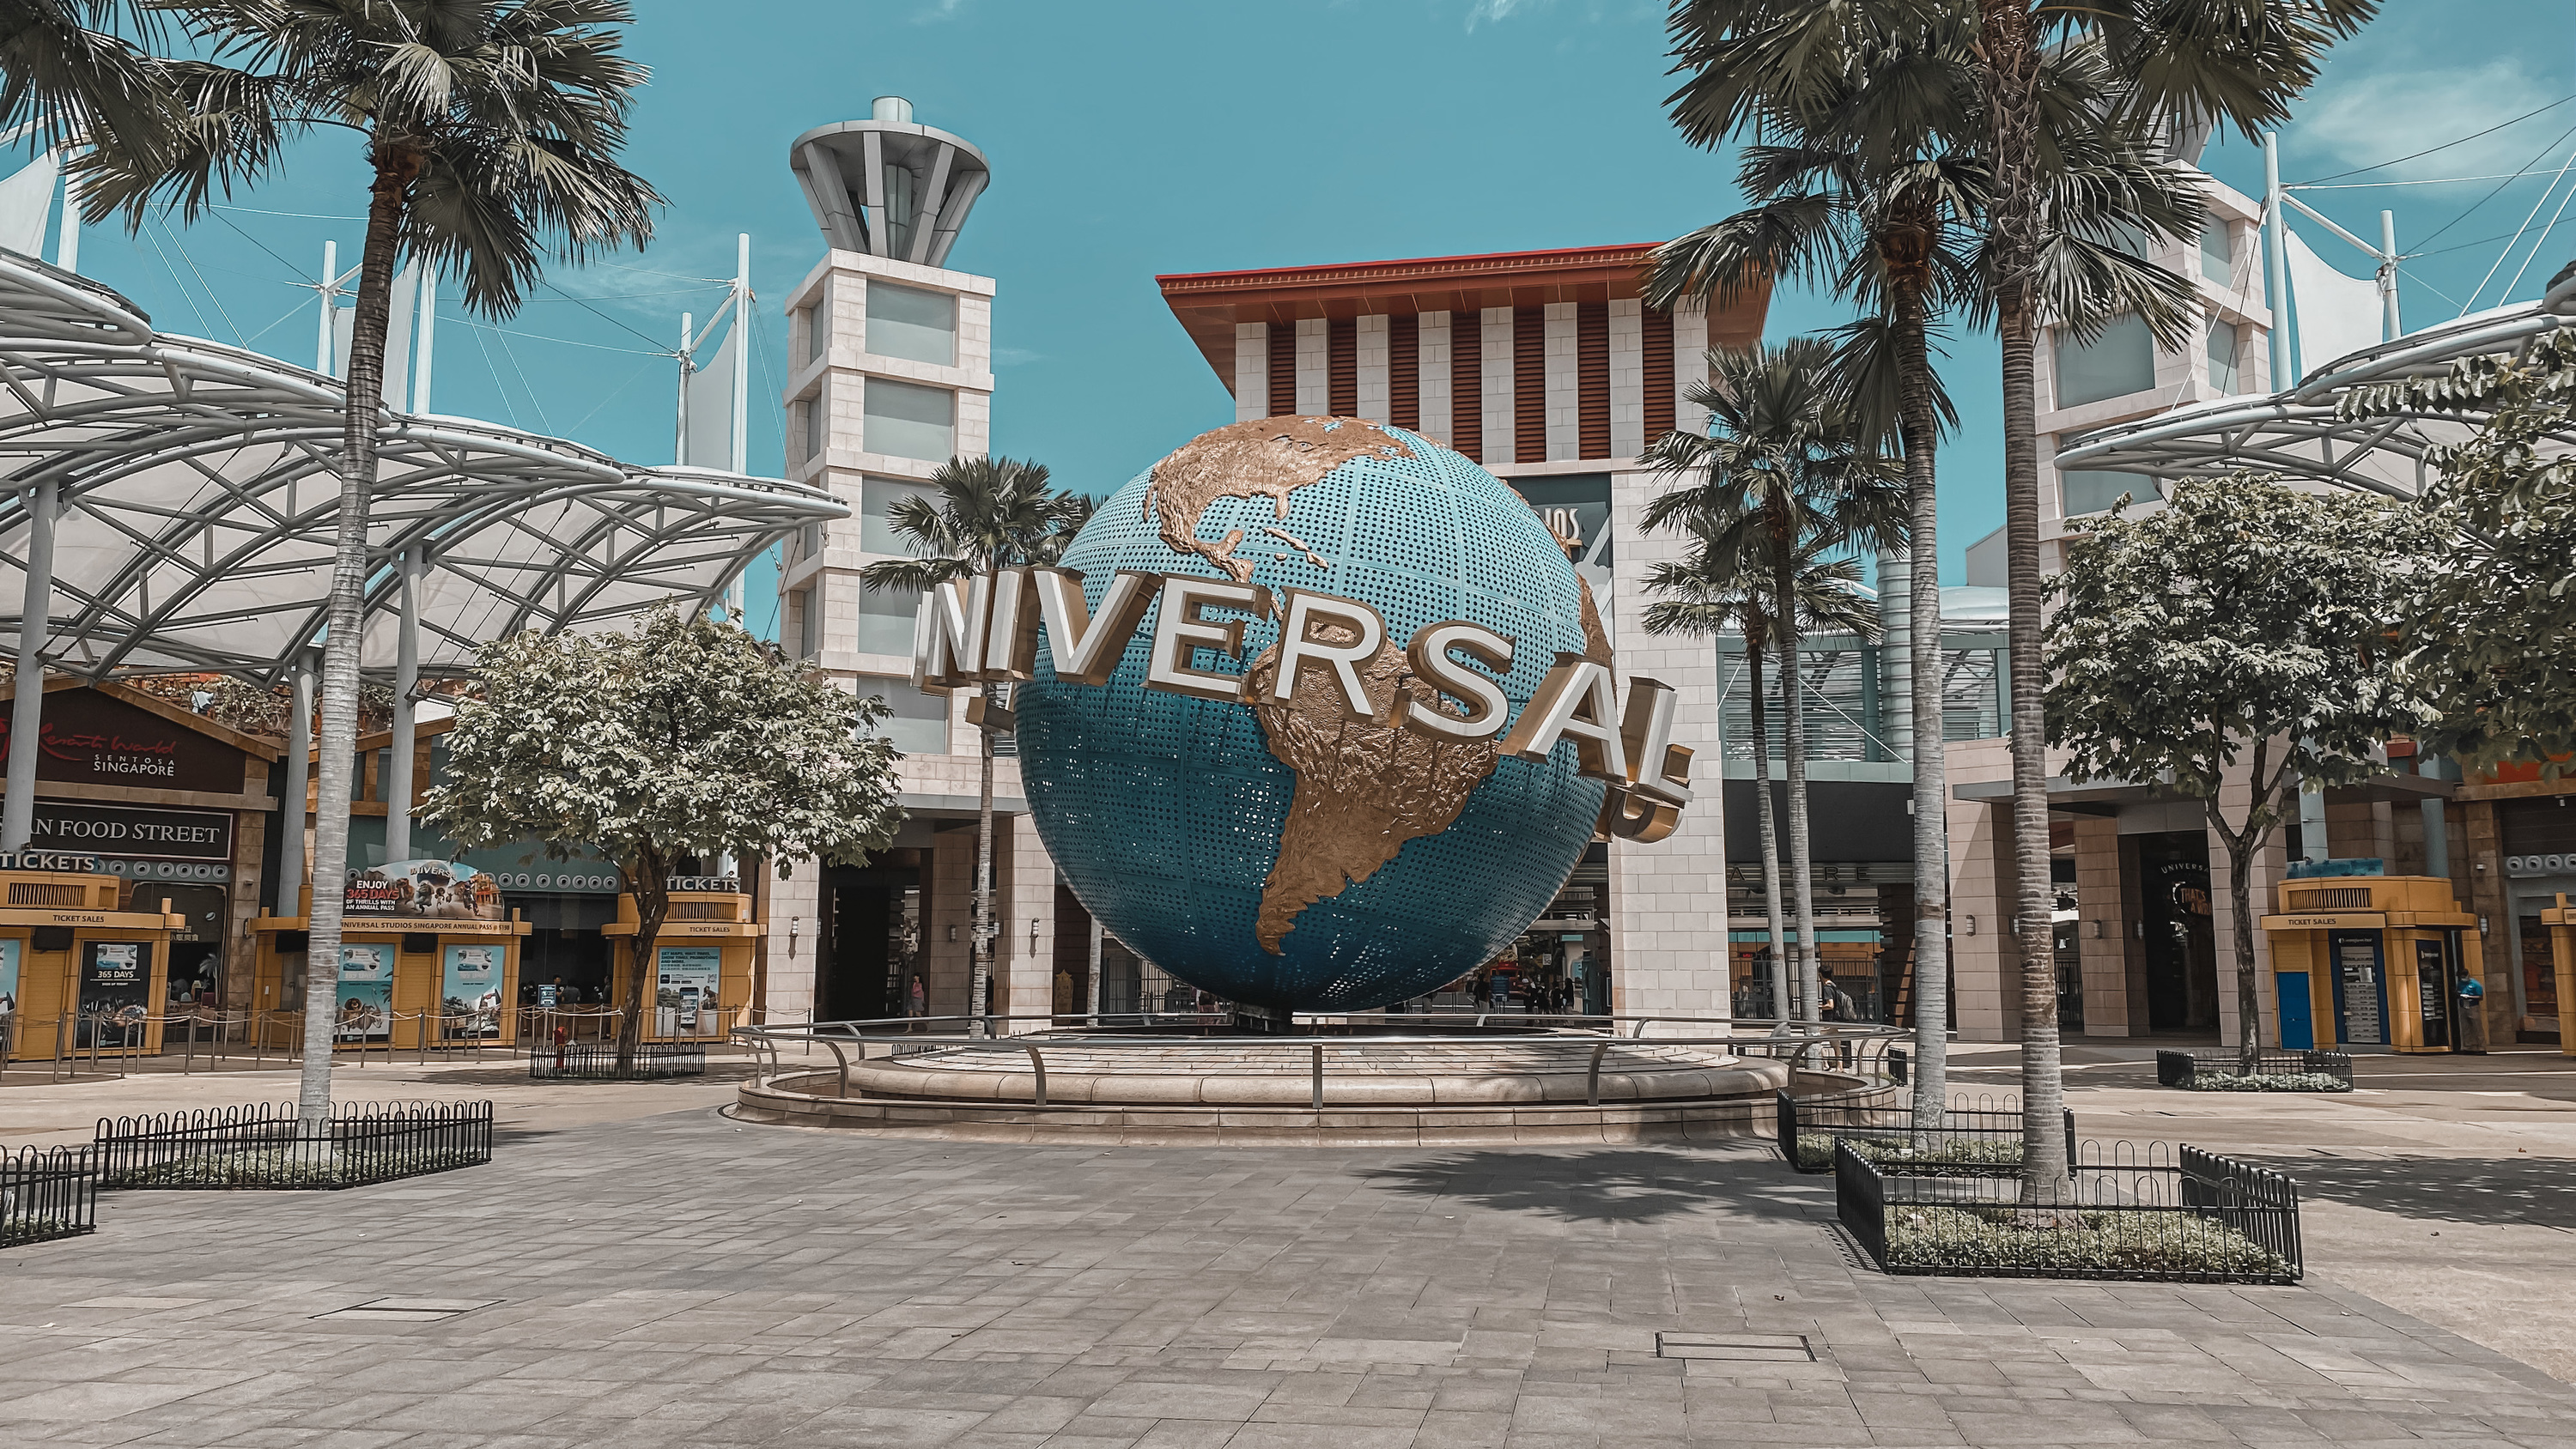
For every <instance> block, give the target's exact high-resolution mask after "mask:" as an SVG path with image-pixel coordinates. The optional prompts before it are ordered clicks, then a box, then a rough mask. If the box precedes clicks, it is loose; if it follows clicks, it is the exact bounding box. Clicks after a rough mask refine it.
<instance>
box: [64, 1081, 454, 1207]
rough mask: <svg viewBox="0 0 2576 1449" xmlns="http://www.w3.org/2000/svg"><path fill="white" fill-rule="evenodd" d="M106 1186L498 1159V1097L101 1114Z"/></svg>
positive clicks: (99, 1143) (330, 1181)
mask: <svg viewBox="0 0 2576 1449" xmlns="http://www.w3.org/2000/svg"><path fill="white" fill-rule="evenodd" d="M93 1147H94V1148H95V1150H96V1152H97V1154H98V1185H99V1186H101V1187H104V1188H201V1189H209V1188H210V1189H223V1188H326V1189H327V1188H343V1187H364V1186H366V1185H367V1184H369V1183H377V1182H392V1181H394V1180H395V1179H397V1178H404V1177H419V1176H421V1175H423V1174H425V1173H432V1172H447V1171H451V1170H453V1169H455V1168H459V1167H473V1166H477V1165H479V1164H482V1163H486V1162H490V1161H491V1160H492V1104H491V1103H489V1102H347V1103H341V1104H338V1105H337V1106H335V1107H334V1108H333V1110H332V1114H331V1119H330V1121H328V1122H326V1123H322V1124H319V1125H318V1126H316V1127H313V1128H310V1129H308V1128H306V1127H305V1126H304V1124H302V1123H301V1122H299V1121H298V1120H297V1119H296V1114H295V1104H294V1103H292V1102H279V1103H269V1102H260V1103H256V1104H254V1105H252V1106H248V1107H219V1108H211V1109H208V1110H204V1111H197V1112H187V1113H170V1114H167V1115H164V1116H158V1117H118V1118H115V1119H113V1120H109V1119H106V1118H101V1119H100V1120H99V1124H98V1135H97V1137H96V1139H95V1140H94V1142H93Z"/></svg>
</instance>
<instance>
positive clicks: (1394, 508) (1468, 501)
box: [1016, 418, 1608, 1011]
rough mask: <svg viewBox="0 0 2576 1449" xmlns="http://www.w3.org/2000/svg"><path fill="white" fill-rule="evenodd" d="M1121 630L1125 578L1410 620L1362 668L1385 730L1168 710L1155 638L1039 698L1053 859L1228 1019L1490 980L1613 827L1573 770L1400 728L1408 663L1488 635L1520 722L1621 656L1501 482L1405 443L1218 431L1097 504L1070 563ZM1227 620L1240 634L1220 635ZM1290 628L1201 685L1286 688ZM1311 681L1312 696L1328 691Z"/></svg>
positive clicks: (1025, 746)
mask: <svg viewBox="0 0 2576 1449" xmlns="http://www.w3.org/2000/svg"><path fill="white" fill-rule="evenodd" d="M1064 565H1065V566H1066V567H1067V568H1070V569H1074V570H1077V571H1079V572H1080V573H1081V574H1082V575H1083V592H1084V595H1085V597H1086V598H1087V600H1088V602H1089V603H1090V605H1091V606H1092V608H1093V609H1094V610H1095V611H1097V609H1098V608H1099V605H1100V602H1101V599H1102V597H1103V595H1104V594H1105V592H1106V591H1107V589H1108V587H1109V584H1110V581H1111V579H1112V578H1113V576H1114V575H1115V574H1116V572H1117V571H1118V570H1120V569H1136V570H1144V571H1149V572H1153V573H1158V574H1165V575H1173V574H1186V575H1197V576H1202V577H1207V578H1213V579H1224V578H1233V579H1235V580H1238V581H1244V582H1251V583H1255V584H1260V585H1263V586H1265V587H1267V588H1268V589H1269V590H1270V592H1271V594H1272V596H1273V597H1274V598H1277V599H1284V598H1285V596H1286V595H1287V593H1288V591H1290V590H1292V589H1304V590H1310V591H1314V592H1320V593H1325V594H1332V595H1337V596H1339V597H1342V598H1348V599H1357V600H1359V601H1361V602H1363V603H1366V604H1368V605H1369V606H1371V607H1372V608H1374V609H1376V610H1377V611H1378V613H1379V614H1380V615H1382V616H1383V617H1384V619H1385V621H1386V635H1387V642H1386V644H1385V646H1384V647H1383V648H1382V649H1381V650H1380V651H1379V652H1378V654H1377V655H1376V656H1375V657H1374V658H1373V659H1371V660H1369V661H1367V662H1366V663H1365V664H1364V665H1363V667H1362V669H1361V677H1362V681H1363V683H1364V685H1365V687H1366V688H1367V689H1368V690H1369V691H1370V694H1371V698H1372V702H1373V704H1375V705H1377V706H1379V707H1380V708H1379V709H1378V711H1377V718H1376V719H1373V720H1365V721H1349V720H1346V719H1344V718H1343V717H1342V716H1341V715H1340V714H1339V713H1338V712H1337V711H1334V710H1332V709H1331V708H1330V707H1329V696H1328V693H1327V691H1325V690H1322V689H1310V688H1308V687H1307V686H1306V684H1302V683H1301V684H1300V685H1299V687H1298V689H1297V690H1296V691H1295V692H1294V699H1293V702H1292V703H1290V704H1286V705H1270V704H1255V703H1246V702H1243V701H1240V700H1229V701H1222V702H1220V701H1215V700H1206V699H1196V698H1190V697H1186V696H1182V695H1177V694H1172V693H1167V692H1164V691H1161V690H1150V689H1147V688H1145V687H1144V680H1145V673H1146V668H1147V662H1148V655H1149V652H1150V642H1151V637H1152V633H1153V629H1154V625H1155V622H1156V620H1155V615H1154V613H1153V612H1151V611H1149V612H1148V613H1147V615H1146V617H1145V622H1144V626H1143V627H1142V628H1140V629H1138V631H1137V633H1136V636H1135V637H1134V638H1133V639H1131V640H1130V641H1129V642H1128V645H1127V649H1126V652H1125V654H1124V656H1123V657H1122V658H1121V659H1120V661H1119V664H1118V667H1117V670H1116V673H1115V674H1114V675H1113V676H1112V677H1111V678H1110V680H1109V681H1108V682H1107V683H1106V684H1102V685H1088V684H1083V683H1079V682H1074V681H1069V680H1061V679H1058V678H1057V677H1056V675H1055V673H1054V668H1053V661H1052V655H1051V650H1052V647H1053V641H1052V640H1050V641H1049V647H1048V648H1042V649H1041V650H1040V651H1039V654H1038V662H1037V673H1036V677H1035V679H1034V680H1032V681H1031V682H1030V683H1028V684H1025V685H1023V686H1021V688H1020V689H1019V691H1018V695H1017V701H1016V713H1017V714H1018V717H1019V745H1020V755H1019V758H1020V770H1021V777H1022V780H1023V783H1024V786H1025V788H1026V791H1027V795H1028V800H1029V809H1030V813H1031V815H1032V816H1033V817H1034V819H1035V821H1036V823H1037V829H1038V834H1039V836H1040V837H1041V838H1042V839H1043V840H1044V841H1045V842H1046V846H1047V850H1048V852H1049V853H1050V854H1051V855H1052V856H1053V857H1054V858H1055V861H1056V864H1057V866H1058V868H1059V869H1061V870H1062V871H1063V872H1064V875H1065V878H1066V880H1067V881H1068V882H1069V883H1070V884H1071V886H1072V888H1073V891H1074V893H1075V895H1076V896H1078V897H1079V898H1080V899H1081V900H1082V902H1083V904H1084V906H1085V907H1086V908H1088V909H1089V910H1090V911H1091V912H1092V913H1093V914H1094V915H1095V916H1097V917H1098V918H1099V919H1100V921H1101V923H1102V925H1103V926H1104V927H1106V929H1107V930H1108V931H1109V932H1110V934H1112V935H1114V936H1115V937H1117V939H1118V940H1119V941H1121V942H1123V943H1125V944H1126V945H1127V947H1128V948H1129V949H1131V950H1133V951H1135V952H1136V953H1137V954H1138V955H1140V956H1142V957H1144V958H1145V959H1147V960H1150V961H1152V962H1153V963H1154V964H1156V965H1157V966H1160V967H1161V968H1162V969H1164V970H1165V971H1167V972H1169V973H1171V974H1172V975H1173V976H1175V977H1177V978H1179V979H1180V980H1182V981H1185V982H1188V983H1190V984H1192V985H1194V986H1198V987H1201V988H1204V989H1206V990H1208V991H1211V992H1214V993H1215V994H1216V995H1218V996H1220V997H1222V998H1225V999H1227V1000H1231V1001H1238V1002H1245V1003H1251V1004H1257V1005H1262V1006H1267V1007H1271V1008H1274V1009H1289V1010H1305V1011H1332V1010H1347V1011H1361V1010H1368V1009H1371V1008H1374V1007H1379V1006H1384V1005H1387V1004H1390V1003H1393V1002H1397V1001H1402V1000H1405V999H1407V998H1410V997H1414V996H1418V995H1421V994H1423V993H1424V992H1427V991H1430V990H1433V989H1435V988H1437V987H1439V986H1441V985H1443V984H1445V983H1447V982H1449V981H1452V980H1455V979H1457V978H1458V977H1459V976H1461V975H1463V974H1465V973H1467V972H1469V971H1472V970H1474V969H1475V968H1476V967H1478V966H1480V965H1482V964H1484V963H1485V962H1487V961H1489V960H1492V959H1493V958H1494V957H1495V956H1496V955H1497V954H1498V953H1499V952H1500V951H1501V950H1502V949H1503V948H1504V947H1505V946H1506V945H1508V944H1509V943H1510V942H1511V940H1512V939H1513V938H1514V937H1515V936H1517V935H1519V934H1520V933H1521V932H1522V931H1523V930H1525V929H1526V928H1527V927H1528V925H1529V923H1530V922H1531V921H1532V920H1534V919H1535V918H1536V917H1537V915H1538V913H1539V912H1540V911H1541V910H1542V909H1544V908H1545V907H1546V906H1547V904H1548V902H1549V901H1550V900H1551V899H1553V898H1554V896H1555V895H1556V892H1557V891H1558V889H1559V888H1560V887H1561V886H1562V885H1563V884H1564V882H1565V880H1566V877H1567V876H1568V875H1569V874H1571V873H1572V871H1573V869H1574V866H1575V864H1576V862H1577V861H1578V860H1579V859H1580V858H1581V856H1582V854H1583V850H1584V847H1585V845H1586V844H1588V843H1589V842H1590V840H1591V838H1592V833H1593V828H1594V823H1595V821H1596V819H1597V817H1598V815H1599V812H1600V809H1601V802H1602V786H1601V784H1600V783H1599V782H1598V781H1594V780H1586V779H1582V778H1580V777H1579V776H1577V775H1576V773H1575V760H1574V747H1573V746H1572V745H1571V744H1561V745H1559V746H1557V748H1556V750H1555V752H1554V753H1553V755H1552V756H1551V757H1550V758H1549V759H1548V760H1547V761H1546V762H1545V763H1532V762H1525V761H1520V760H1512V759H1503V758H1501V757H1500V755H1499V752H1498V751H1497V749H1496V747H1495V741H1494V740H1493V739H1491V738H1488V739H1485V740H1482V741H1475V742H1455V741H1448V740H1435V739H1432V738H1430V737H1427V736H1425V735H1423V734H1422V733H1420V732H1418V731H1412V730H1397V729H1393V728H1390V727H1388V726H1386V725H1384V724H1382V723H1379V722H1378V720H1382V719H1383V718H1384V717H1385V710H1384V708H1383V707H1384V706H1385V705H1387V704H1389V703H1390V702H1391V700H1392V696H1393V694H1394V692H1395V691H1396V690H1398V689H1409V690H1413V691H1415V692H1416V695H1417V698H1419V697H1421V693H1420V692H1421V686H1419V685H1413V684H1410V683H1408V681H1409V680H1410V677H1411V676H1410V673H1409V670H1408V666H1407V663H1406V660H1405V655H1404V649H1405V644H1406V642H1407V641H1408V640H1410V639H1411V638H1412V636H1413V633H1414V631H1415V630H1416V629H1419V628H1420V627H1422V626H1423V625H1425V624H1432V623H1438V622H1441V621H1444V620H1450V619H1464V620H1468V621H1470V622H1473V623H1477V624H1481V625H1484V626H1485V627H1487V628H1490V629H1493V630H1495V631H1496V632H1498V633H1500V634H1502V635H1504V636H1506V637H1507V638H1509V639H1511V640H1513V641H1514V649H1513V655H1512V667H1511V669H1510V671H1509V672H1508V673H1507V674H1503V675H1500V676H1498V680H1499V683H1500V685H1501V687H1502V691H1503V693H1504V695H1505V697H1506V698H1508V699H1509V701H1510V702H1511V706H1512V713H1513V715H1514V716H1515V717H1517V715H1518V713H1519V711H1520V709H1521V707H1522V706H1524V705H1526V704H1527V703H1528V702H1529V699H1530V696H1531V693H1532V692H1533V691H1534V690H1535V689H1536V688H1537V687H1538V684H1539V682H1540V680H1541V679H1542V678H1543V677H1544V676H1545V675H1546V673H1547V671H1548V669H1549V668H1550V667H1551V666H1552V665H1553V664H1554V663H1555V661H1556V658H1557V655H1558V654H1559V652H1560V651H1563V652H1568V653H1575V654H1588V655H1591V656H1592V657H1596V658H1604V659H1606V658H1607V654H1608V644H1607V641H1606V639H1604V637H1603V634H1602V630H1601V627H1600V624H1599V621H1598V616H1597V615H1596V614H1594V613H1593V612H1592V607H1591V600H1590V598H1589V596H1588V594H1587V593H1586V591H1585V589H1584V586H1583V584H1582V582H1581V581H1580V580H1579V579H1578V578H1577V576H1576V574H1575V572H1574V570H1573V568H1572V566H1571V565H1570V564H1568V562H1567V561H1566V557H1565V554H1564V552H1563V550H1562V548H1561V546H1560V545H1559V544H1558V542H1557V540H1556V539H1555V538H1554V537H1552V536H1551V535H1550V534H1549V532H1548V531H1547V528H1546V527H1545V525H1543V524H1542V523H1541V522H1540V520H1539V518H1538V516H1537V515H1536V514H1534V513H1532V512H1531V511H1530V509H1529V507H1528V506H1527V505H1525V504H1524V503H1522V502H1521V500H1520V499H1519V497H1518V496H1517V495H1515V494H1513V493H1512V491H1511V490H1510V489H1508V488H1506V487H1505V486H1504V485H1503V484H1502V483H1501V482H1500V481H1499V480H1497V479H1496V478H1495V477H1494V476H1493V475H1492V474H1490V473H1487V472H1486V471H1485V470H1484V469H1482V468H1479V467H1477V466H1476V465H1475V464H1474V463H1473V462H1470V461H1469V460H1468V459H1467V458H1465V457H1463V456H1461V455H1460V454H1458V453H1455V452H1453V451H1451V450H1449V449H1447V448H1444V447H1441V446H1439V445H1438V444H1436V443H1433V442H1431V441H1430V440H1428V439H1426V438H1423V437H1421V436H1419V435H1418V434H1415V433H1412V432H1408V431H1406V430H1404V429H1401V428H1392V427H1383V426H1380V425H1378V424H1373V423H1367V422H1363V421H1360V420H1357V419H1351V418H1264V419H1260V420H1258V421H1255V422H1248V423H1237V424H1235V425H1233V426H1232V427H1229V428H1219V429H1216V430H1215V431H1213V432H1210V433H1207V434H1203V435H1202V436H1201V437H1199V438H1198V439H1195V440H1193V441H1192V442H1191V443H1189V444H1187V445H1185V446H1184V447H1182V448H1181V449H1179V450H1177V451H1176V452H1174V453H1173V454H1172V455H1171V456H1170V457H1168V458H1166V459H1164V460H1163V461H1162V462H1161V463H1158V464H1156V465H1155V466H1154V467H1153V468H1151V469H1149V470H1147V471H1146V472H1145V473H1143V474H1140V475H1139V476H1137V477H1136V478H1134V479H1132V480H1130V481H1129V482H1128V483H1127V484H1126V486H1124V487H1122V488H1120V489H1119V490H1118V491H1117V492H1115V493H1113V494H1112V495H1110V497H1109V498H1108V499H1107V501H1105V502H1104V503H1102V504H1101V506H1100V509H1099V511H1098V512H1097V514H1096V515H1095V516H1094V517H1093V518H1092V520H1091V522H1090V523H1089V525H1087V526H1086V527H1085V528H1084V529H1083V531H1082V536H1081V537H1080V538H1079V539H1077V540H1076V541H1075V543H1074V545H1073V547H1072V548H1071V549H1070V550H1069V551H1068V552H1067V554H1066V556H1065V559H1064ZM1215 617H1224V618H1230V617H1238V616H1234V615H1225V614H1219V615H1216V616H1215ZM1278 642H1279V626H1278V620H1277V619H1276V618H1275V617H1272V618H1263V619H1255V620H1251V621H1250V622H1249V623H1248V626H1247V627H1246V629H1245V630H1244V640H1243V650H1242V653H1241V654H1240V655H1237V656H1232V657H1229V656H1225V655H1221V654H1218V653H1217V652H1215V651H1213V650H1208V649H1201V650H1199V651H1197V653H1196V656H1195V666H1196V667H1197V668H1200V669H1208V670H1216V671H1221V672H1225V673H1230V674H1235V675H1241V674H1243V673H1245V672H1246V671H1251V672H1254V673H1255V674H1256V675H1259V674H1260V673H1261V672H1262V671H1264V670H1265V669H1267V670H1270V671H1273V672H1275V668H1276V659H1277V649H1278ZM1312 678H1313V676H1309V680H1310V681H1311V680H1312Z"/></svg>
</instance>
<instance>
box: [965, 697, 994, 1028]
mask: <svg viewBox="0 0 2576 1449" xmlns="http://www.w3.org/2000/svg"><path fill="white" fill-rule="evenodd" d="M990 703H991V701H990V700H989V699H987V700H986V704H987V705H988V706H989V705H990ZM975 734H976V737H977V739H978V740H980V741H981V742H982V744H983V753H984V760H983V769H982V773H981V774H980V776H979V777H978V779H977V781H976V788H977V798H976V801H975V955H974V969H973V970H972V971H971V972H969V973H968V975H967V978H966V996H967V1006H966V1010H967V1013H968V1014H969V1015H979V1016H984V1017H985V1018H986V1020H984V1021H983V1022H981V1023H980V1026H981V1029H982V1031H983V1034H984V1035H987V1036H990V1035H993V1034H994V1032H993V1023H992V1021H991V1019H990V1013H991V1012H992V1009H993V1003H992V999H991V997H992V990H993V731H992V730H991V728H989V727H987V726H978V727H977V728H976V731H975Z"/></svg>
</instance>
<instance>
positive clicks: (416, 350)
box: [411, 267, 438, 413]
mask: <svg viewBox="0 0 2576 1449" xmlns="http://www.w3.org/2000/svg"><path fill="white" fill-rule="evenodd" d="M412 335H413V336H415V337H417V338H418V339H419V340H418V341H417V342H415V343H414V344H413V345H412V362H411V367H412V378H411V410H412V411H413V412H415V413H426V412H428V411H429V363H430V354H431V353H432V351H433V350H435V344H436V343H437V341H438V273H437V272H436V271H434V270H431V269H430V268H427V267H424V268H422V269H421V273H420V327H419V329H418V330H417V331H415V332H414V333H413V334H412Z"/></svg>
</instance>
